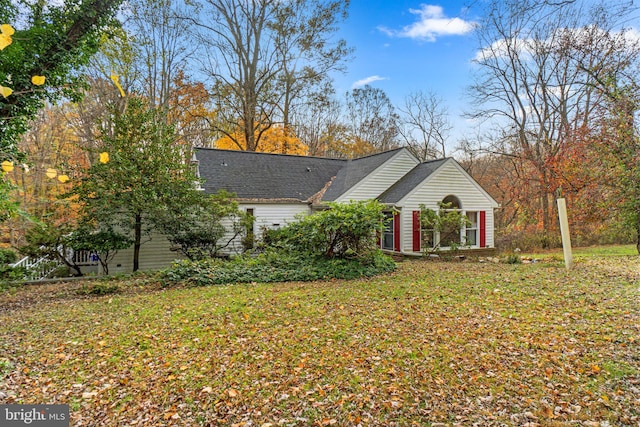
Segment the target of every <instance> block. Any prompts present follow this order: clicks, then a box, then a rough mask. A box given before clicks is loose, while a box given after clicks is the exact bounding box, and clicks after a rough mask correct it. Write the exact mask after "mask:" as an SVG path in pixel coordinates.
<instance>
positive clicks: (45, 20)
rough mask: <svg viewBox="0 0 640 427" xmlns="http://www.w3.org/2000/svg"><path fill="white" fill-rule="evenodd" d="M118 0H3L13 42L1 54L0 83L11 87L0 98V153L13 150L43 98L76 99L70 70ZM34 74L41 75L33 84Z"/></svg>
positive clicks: (0, 10) (0, 16)
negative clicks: (55, 0)
mask: <svg viewBox="0 0 640 427" xmlns="http://www.w3.org/2000/svg"><path fill="white" fill-rule="evenodd" d="M121 1H122V0H67V1H65V2H63V3H62V4H60V5H56V4H50V3H48V2H43V1H38V2H30V1H20V0H3V1H2V2H1V3H0V6H1V7H0V21H2V22H3V23H14V26H15V29H16V31H15V34H14V35H13V42H12V43H11V44H10V45H9V46H7V47H6V48H5V49H4V50H3V51H2V53H1V54H0V84H2V85H4V86H10V87H11V89H13V93H12V94H11V95H9V96H7V97H2V98H0V155H1V156H2V157H7V156H9V157H12V156H15V155H16V154H17V151H16V144H17V141H18V138H19V137H20V135H22V134H23V133H24V132H25V131H26V130H27V128H28V123H29V121H30V120H31V119H33V118H34V117H35V115H36V113H37V112H38V110H39V109H40V108H41V107H42V106H43V105H44V103H45V101H55V100H57V99H60V98H61V97H63V96H64V97H70V98H72V99H76V98H77V97H78V96H79V94H80V93H81V90H82V84H81V77H80V76H79V75H78V74H77V73H75V72H76V71H77V70H78V69H79V68H80V67H81V66H82V65H84V64H85V63H86V62H87V61H88V59H89V58H90V57H91V55H92V54H93V53H95V51H96V49H97V48H98V43H97V42H98V38H99V36H100V34H101V33H102V32H103V31H104V30H105V29H106V28H107V26H108V25H110V24H112V23H113V16H114V14H115V12H116V9H117V7H118V6H119V5H120V3H121ZM33 76H44V77H45V82H44V84H43V85H42V86H41V87H37V88H34V84H33V82H32V77H33Z"/></svg>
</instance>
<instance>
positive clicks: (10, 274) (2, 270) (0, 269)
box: [0, 248, 27, 282]
mask: <svg viewBox="0 0 640 427" xmlns="http://www.w3.org/2000/svg"><path fill="white" fill-rule="evenodd" d="M16 261H18V254H17V253H16V252H15V251H14V250H12V249H8V248H7V249H5V248H2V249H0V282H15V281H19V280H23V279H24V278H25V276H26V274H27V269H26V268H24V267H11V265H10V264H13V263H14V262H16Z"/></svg>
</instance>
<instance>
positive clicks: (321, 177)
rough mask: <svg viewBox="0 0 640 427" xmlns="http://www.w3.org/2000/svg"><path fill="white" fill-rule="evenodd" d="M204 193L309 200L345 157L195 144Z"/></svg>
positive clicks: (335, 171)
mask: <svg viewBox="0 0 640 427" xmlns="http://www.w3.org/2000/svg"><path fill="white" fill-rule="evenodd" d="M194 155H195V158H196V159H197V161H198V169H199V172H200V177H201V178H202V179H203V180H204V183H203V185H202V186H203V188H204V191H205V193H209V194H213V193H215V192H217V191H219V190H222V189H224V190H226V191H228V192H231V193H235V194H236V197H237V198H239V199H253V200H258V199H260V200H290V201H309V200H310V199H311V198H312V197H313V196H314V195H316V196H317V194H318V193H320V192H321V191H322V190H323V189H325V188H326V186H327V185H328V183H330V182H331V180H332V179H333V178H334V177H336V175H338V173H339V171H340V170H341V169H342V168H343V167H344V166H345V165H346V164H347V160H338V159H325V158H320V157H305V156H292V155H284V154H268V153H255V152H249V151H234V150H219V149H213V148H195V149H194Z"/></svg>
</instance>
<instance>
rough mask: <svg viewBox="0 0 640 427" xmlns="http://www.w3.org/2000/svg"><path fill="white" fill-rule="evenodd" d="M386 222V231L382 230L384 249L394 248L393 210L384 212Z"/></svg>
mask: <svg viewBox="0 0 640 427" xmlns="http://www.w3.org/2000/svg"><path fill="white" fill-rule="evenodd" d="M384 218H385V220H386V221H385V223H384V231H383V232H382V242H381V243H382V249H388V250H390V251H392V250H393V241H394V235H393V214H392V213H391V212H385V213H384Z"/></svg>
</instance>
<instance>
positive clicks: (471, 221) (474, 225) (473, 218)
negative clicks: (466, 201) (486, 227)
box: [465, 212, 478, 246]
mask: <svg viewBox="0 0 640 427" xmlns="http://www.w3.org/2000/svg"><path fill="white" fill-rule="evenodd" d="M465 237H466V239H465V245H467V246H478V212H467V227H466V236H465Z"/></svg>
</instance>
